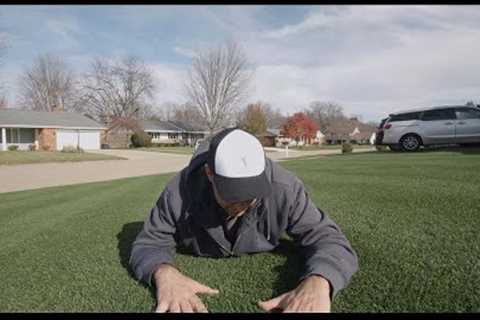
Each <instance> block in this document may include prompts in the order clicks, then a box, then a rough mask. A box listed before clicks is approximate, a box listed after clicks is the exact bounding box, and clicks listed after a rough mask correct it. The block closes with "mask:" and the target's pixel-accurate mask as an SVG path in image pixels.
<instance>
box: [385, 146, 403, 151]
mask: <svg viewBox="0 0 480 320" xmlns="http://www.w3.org/2000/svg"><path fill="white" fill-rule="evenodd" d="M388 148H389V149H390V150H391V151H393V152H399V151H402V148H401V147H400V146H399V145H398V144H389V145H388Z"/></svg>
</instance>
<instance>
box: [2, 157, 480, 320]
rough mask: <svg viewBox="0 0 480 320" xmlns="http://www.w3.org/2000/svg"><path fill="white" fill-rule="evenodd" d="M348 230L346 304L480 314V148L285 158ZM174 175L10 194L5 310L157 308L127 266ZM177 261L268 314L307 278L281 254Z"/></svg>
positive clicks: (340, 305) (226, 299)
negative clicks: (353, 267) (353, 269)
mask: <svg viewBox="0 0 480 320" xmlns="http://www.w3.org/2000/svg"><path fill="white" fill-rule="evenodd" d="M282 165H283V166H285V167H287V168H288V169H289V170H291V171H292V172H294V173H295V174H297V175H298V176H299V177H301V178H302V179H303V180H304V182H305V183H306V186H307V189H308V190H309V194H310V196H311V197H312V199H313V200H314V201H315V203H316V204H317V205H318V206H319V207H320V208H322V209H324V210H325V211H326V212H327V213H328V214H329V215H330V216H331V217H332V218H333V219H334V220H335V221H336V222H337V223H338V224H339V226H340V227H341V229H342V230H343V232H344V233H345V234H346V236H347V237H348V239H349V240H350V242H351V243H352V246H353V247H354V249H355V250H356V251H357V253H358V255H359V261H360V270H359V272H358V273H356V274H355V275H354V277H353V278H352V281H351V283H350V285H349V286H348V287H347V288H346V289H345V290H343V291H341V292H340V294H339V295H338V296H337V298H336V299H335V301H334V303H333V311H335V312H447V311H450V312H466V311H467V312H468V311H469V312H478V311H480V295H479V294H478V293H479V291H478V288H480V260H479V256H480V235H479V232H478V228H479V226H480V154H462V153H460V152H458V153H456V152H423V153H419V154H403V153H400V154H397V153H376V154H353V155H338V156H329V157H323V158H318V159H310V160H297V161H289V162H282ZM169 177H171V175H161V176H149V177H141V178H130V179H123V180H117V181H112V182H101V183H92V184H84V185H77V186H70V187H58V188H48V189H42V190H37V191H26V192H15V193H7V194H0V243H1V246H0V276H1V279H2V281H0V292H1V299H0V311H67V312H73V311H79V312H83V311H104V312H124V311H129V312H150V311H152V308H153V307H154V304H155V302H154V298H153V293H152V292H151V291H150V290H149V289H147V288H145V287H144V286H142V285H140V284H138V283H137V282H136V281H135V280H134V279H133V278H132V277H131V276H130V275H129V272H128V270H127V260H128V256H129V252H130V246H131V242H132V241H133V240H134V238H135V236H136V234H137V233H138V231H139V230H140V228H141V227H142V223H143V219H144V218H145V217H146V215H147V213H148V211H149V209H150V208H151V206H152V205H153V203H154V201H155V200H156V198H157V196H158V194H159V193H160V192H161V190H162V188H163V186H164V185H165V183H166V181H167V180H168V179H169ZM177 265H178V267H179V268H180V269H181V270H182V271H183V272H184V273H185V274H187V275H189V276H191V277H193V278H194V279H196V280H198V281H200V282H203V283H205V284H207V285H209V286H211V287H214V288H218V289H219V290H220V294H219V295H218V296H215V297H205V298H204V299H203V300H204V301H205V303H206V304H207V307H208V308H209V310H210V312H239V311H242V312H258V311H260V310H259V309H258V308H257V307H256V302H257V300H259V299H267V298H270V297H272V296H276V295H278V294H281V293H283V292H285V291H287V290H289V289H292V288H294V287H295V285H296V278H297V276H298V272H299V270H300V269H301V266H302V262H301V260H300V259H299V258H298V256H297V250H295V247H294V246H293V244H292V243H291V242H290V241H287V240H285V241H284V242H283V243H282V245H281V247H280V248H279V249H278V250H276V252H271V253H261V254H256V255H251V256H246V257H241V258H227V259H211V258H198V257H192V256H190V255H188V254H187V253H186V252H184V251H183V250H182V253H181V254H178V255H177Z"/></svg>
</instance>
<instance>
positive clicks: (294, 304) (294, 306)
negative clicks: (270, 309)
mask: <svg viewBox="0 0 480 320" xmlns="http://www.w3.org/2000/svg"><path fill="white" fill-rule="evenodd" d="M302 310H303V309H302V308H301V306H300V303H299V302H298V300H295V299H293V300H292V301H291V302H290V303H289V304H288V305H287V307H286V308H285V309H284V310H283V312H285V313H288V312H298V311H302Z"/></svg>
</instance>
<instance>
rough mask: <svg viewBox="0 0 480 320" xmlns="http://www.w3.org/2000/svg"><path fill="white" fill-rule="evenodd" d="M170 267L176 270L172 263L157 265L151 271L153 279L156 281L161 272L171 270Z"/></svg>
mask: <svg viewBox="0 0 480 320" xmlns="http://www.w3.org/2000/svg"><path fill="white" fill-rule="evenodd" d="M172 269H173V270H176V269H175V267H173V266H172V265H170V264H168V263H162V264H161V265H160V266H158V268H157V269H156V270H155V272H154V273H153V280H154V281H157V279H158V277H159V276H160V275H161V274H164V273H165V272H168V271H172Z"/></svg>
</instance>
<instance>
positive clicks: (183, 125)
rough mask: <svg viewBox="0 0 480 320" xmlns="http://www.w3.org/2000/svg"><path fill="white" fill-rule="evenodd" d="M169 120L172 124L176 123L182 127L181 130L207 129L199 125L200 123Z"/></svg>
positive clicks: (198, 130) (197, 130)
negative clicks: (193, 123)
mask: <svg viewBox="0 0 480 320" xmlns="http://www.w3.org/2000/svg"><path fill="white" fill-rule="evenodd" d="M169 122H170V123H173V124H174V125H176V126H177V127H179V128H182V129H183V130H185V131H189V132H204V131H207V130H208V129H206V128H204V127H202V126H200V125H192V124H188V123H185V122H182V121H173V120H170V121H169Z"/></svg>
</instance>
